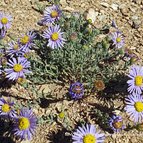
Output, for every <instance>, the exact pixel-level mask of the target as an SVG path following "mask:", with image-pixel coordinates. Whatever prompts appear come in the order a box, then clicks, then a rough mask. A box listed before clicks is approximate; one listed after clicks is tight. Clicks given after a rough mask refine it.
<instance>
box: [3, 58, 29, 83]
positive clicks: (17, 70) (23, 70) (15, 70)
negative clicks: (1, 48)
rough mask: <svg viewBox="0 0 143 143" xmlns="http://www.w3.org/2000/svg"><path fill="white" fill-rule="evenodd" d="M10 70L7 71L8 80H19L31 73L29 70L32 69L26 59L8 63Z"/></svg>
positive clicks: (12, 60) (13, 60) (14, 59)
mask: <svg viewBox="0 0 143 143" xmlns="http://www.w3.org/2000/svg"><path fill="white" fill-rule="evenodd" d="M7 65H8V66H10V68H8V69H5V72H6V78H8V79H9V80H17V79H18V78H19V77H25V74H27V73H31V72H30V71H29V70H28V68H29V67H30V62H29V61H27V59H26V58H24V57H17V59H16V58H12V59H11V60H9V62H8V63H7Z"/></svg>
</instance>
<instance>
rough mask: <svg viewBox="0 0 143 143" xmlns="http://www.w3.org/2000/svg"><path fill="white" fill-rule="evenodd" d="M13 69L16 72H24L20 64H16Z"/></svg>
mask: <svg viewBox="0 0 143 143" xmlns="http://www.w3.org/2000/svg"><path fill="white" fill-rule="evenodd" d="M13 69H14V71H15V72H20V71H22V69H23V66H22V65H20V64H15V65H14V67H13Z"/></svg>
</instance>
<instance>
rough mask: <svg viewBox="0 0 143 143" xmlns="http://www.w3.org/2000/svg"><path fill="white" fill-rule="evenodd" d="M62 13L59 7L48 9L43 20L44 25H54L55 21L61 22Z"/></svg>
mask: <svg viewBox="0 0 143 143" xmlns="http://www.w3.org/2000/svg"><path fill="white" fill-rule="evenodd" d="M61 13H62V11H61V10H60V9H59V7H58V6H57V5H53V6H50V7H47V8H46V9H45V11H44V17H43V19H42V20H41V21H42V23H43V24H49V23H50V24H52V23H54V22H55V21H57V20H59V18H60V16H61Z"/></svg>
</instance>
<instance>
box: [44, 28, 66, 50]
mask: <svg viewBox="0 0 143 143" xmlns="http://www.w3.org/2000/svg"><path fill="white" fill-rule="evenodd" d="M43 37H44V38H46V39H49V40H48V45H47V46H49V47H51V48H52V49H54V48H58V47H60V48H61V47H63V44H64V43H65V41H66V40H65V39H64V38H63V32H61V29H60V26H59V25H55V26H50V27H49V28H48V29H47V30H46V31H45V32H44V34H43Z"/></svg>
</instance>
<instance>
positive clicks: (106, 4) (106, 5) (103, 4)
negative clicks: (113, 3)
mask: <svg viewBox="0 0 143 143" xmlns="http://www.w3.org/2000/svg"><path fill="white" fill-rule="evenodd" d="M100 4H101V5H102V6H104V7H106V8H107V7H109V4H108V3H105V2H102V3H100Z"/></svg>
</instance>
